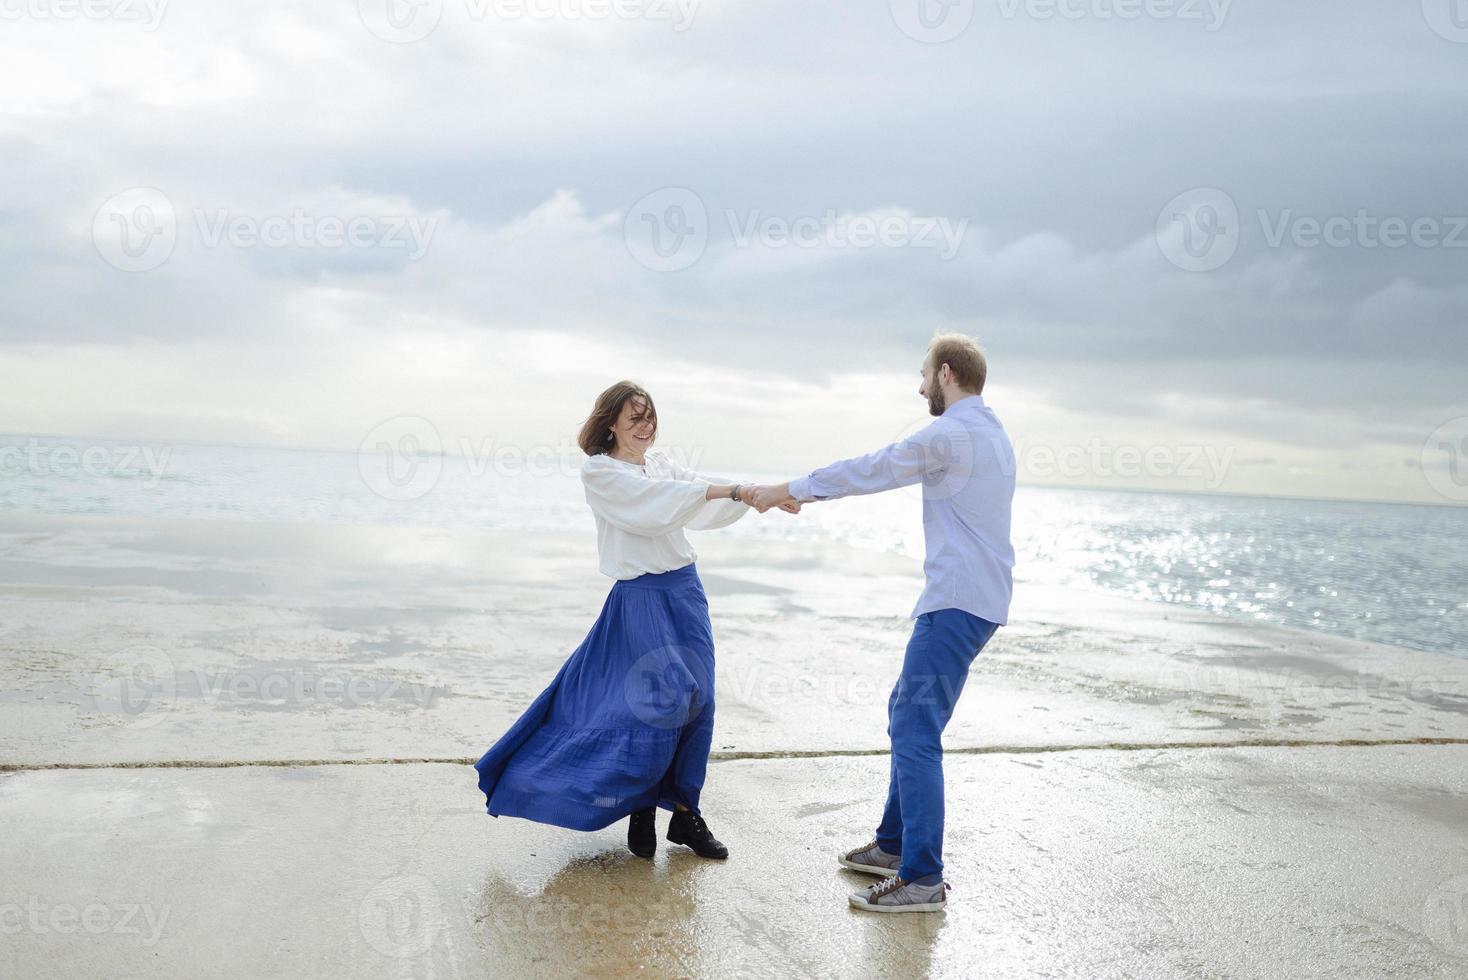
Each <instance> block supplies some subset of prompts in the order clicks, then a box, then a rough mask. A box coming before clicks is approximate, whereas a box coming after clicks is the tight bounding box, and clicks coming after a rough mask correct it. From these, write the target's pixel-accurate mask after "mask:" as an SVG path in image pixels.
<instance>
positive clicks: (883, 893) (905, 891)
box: [849, 877, 948, 912]
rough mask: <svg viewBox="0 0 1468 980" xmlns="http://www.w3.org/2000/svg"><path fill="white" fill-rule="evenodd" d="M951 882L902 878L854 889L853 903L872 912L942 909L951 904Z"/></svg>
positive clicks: (931, 910) (933, 910) (856, 906)
mask: <svg viewBox="0 0 1468 980" xmlns="http://www.w3.org/2000/svg"><path fill="white" fill-rule="evenodd" d="M947 893H948V882H946V881H940V882H938V883H937V884H936V885H919V884H916V883H914V882H911V881H903V880H902V879H901V878H897V877H892V878H888V879H887V880H886V881H883V882H879V883H878V884H875V885H872V886H871V887H870V888H863V889H862V890H861V891H859V892H852V893H851V898H850V899H849V901H850V902H851V904H852V906H853V907H855V908H859V909H866V910H867V911H868V912H941V911H943V909H944V908H945V907H947V905H948V894H947Z"/></svg>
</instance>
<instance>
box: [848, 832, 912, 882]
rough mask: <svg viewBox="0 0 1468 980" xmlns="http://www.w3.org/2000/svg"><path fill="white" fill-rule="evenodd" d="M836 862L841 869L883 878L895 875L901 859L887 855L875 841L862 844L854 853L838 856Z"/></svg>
mask: <svg viewBox="0 0 1468 980" xmlns="http://www.w3.org/2000/svg"><path fill="white" fill-rule="evenodd" d="M836 860H837V861H840V862H841V867H843V868H850V869H851V870H852V871H862V872H865V873H866V874H869V875H881V876H882V877H884V878H887V877H891V876H892V875H895V874H896V873H897V869H898V868H900V867H901V866H902V858H900V857H898V856H897V855H896V854H888V853H887V852H886V851H884V850H882V849H881V848H880V847H878V846H877V842H876V841H872V842H871V843H870V844H863V845H862V846H861V847H858V848H857V849H856V850H854V851H847V852H845V853H844V854H838V855H836Z"/></svg>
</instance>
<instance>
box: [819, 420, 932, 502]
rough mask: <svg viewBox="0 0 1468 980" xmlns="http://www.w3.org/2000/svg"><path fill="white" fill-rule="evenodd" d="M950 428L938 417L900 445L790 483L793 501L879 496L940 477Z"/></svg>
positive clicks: (835, 465)
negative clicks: (882, 493)
mask: <svg viewBox="0 0 1468 980" xmlns="http://www.w3.org/2000/svg"><path fill="white" fill-rule="evenodd" d="M950 428H951V427H950V426H949V425H947V424H946V423H945V421H944V420H943V419H941V418H939V419H935V420H934V421H933V422H932V423H931V424H929V425H928V426H926V427H925V428H923V429H921V430H919V431H918V432H916V433H914V434H913V435H911V436H909V437H908V438H906V439H903V440H901V441H900V442H894V443H892V445H890V446H884V447H883V448H881V449H878V450H877V451H876V452H874V453H867V454H866V455H865V456H854V457H852V458H851V459H843V460H840V461H838V462H835V463H832V464H830V465H829V466H822V467H821V468H820V469H818V470H813V471H811V473H810V474H809V475H807V476H802V477H797V478H796V479H794V480H791V481H790V495H791V496H792V497H794V498H795V499H796V500H799V501H802V502H807V501H811V500H837V499H839V498H841V497H853V496H859V495H862V494H868V493H881V492H882V491H884V490H895V489H897V488H898V487H907V486H911V485H912V484H914V483H918V482H919V481H921V480H925V479H935V478H937V477H940V476H942V474H943V472H944V470H945V469H946V468H947V465H948V457H949V456H950V455H952V453H951V449H952V445H951V443H952V441H953V440H952V433H951V432H950V431H949V430H950Z"/></svg>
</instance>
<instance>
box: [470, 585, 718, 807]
mask: <svg viewBox="0 0 1468 980" xmlns="http://www.w3.org/2000/svg"><path fill="white" fill-rule="evenodd" d="M713 728H714V637H713V629H712V627H711V626H710V624H709V608H708V599H707V598H706V597H705V596H704V593H703V583H702V582H701V581H699V578H698V570H697V569H696V568H695V567H694V566H693V565H685V566H684V567H682V568H678V569H674V570H673V571H671V572H663V573H661V574H657V575H642V576H639V577H638V578H635V579H628V580H625V581H622V580H619V581H618V582H617V583H616V584H615V585H613V586H612V591H611V593H610V594H609V595H608V596H607V600H606V603H605V604H604V605H603V606H602V610H601V615H600V616H599V617H597V620H596V623H595V624H594V625H593V626H592V627H591V632H590V633H588V634H587V636H586V639H585V640H583V641H582V642H581V645H580V646H579V647H577V648H576V652H575V653H573V654H571V658H570V659H569V660H567V661H566V662H565V664H564V665H562V667H561V670H560V672H559V673H558V674H556V677H555V680H553V681H551V683H550V686H549V687H547V688H546V689H545V690H544V691H543V692H541V694H540V696H539V697H537V698H536V699H535V701H534V703H532V704H531V705H530V708H529V709H528V710H527V711H526V712H525V714H523V715H521V716H520V720H519V721H517V722H515V724H514V725H512V726H511V727H510V730H509V731H508V732H506V733H505V734H504V736H503V737H502V738H501V739H500V740H499V741H498V742H496V743H495V744H494V746H493V747H492V748H491V749H490V750H489V751H488V752H486V753H485V754H484V757H483V758H481V759H480V760H479V761H478V762H477V763H475V766H474V768H476V769H478V770H479V788H480V789H481V790H483V791H484V796H485V799H486V801H487V809H488V810H489V813H490V815H491V816H496V817H499V816H506V817H524V818H525V819H527V820H535V821H538V822H540V823H548V824H555V825H556V826H558V827H569V828H571V829H572V830H600V829H601V828H603V827H606V826H608V825H610V824H612V823H615V822H616V821H618V820H620V819H621V818H622V817H625V816H627V815H628V814H629V813H631V812H633V811H634V810H641V809H644V808H646V807H649V806H653V805H658V806H661V807H663V808H664V809H667V810H671V809H673V808H674V804H677V803H681V804H683V805H684V806H686V807H688V809H690V810H693V811H694V812H698V798H699V793H700V792H701V791H702V789H703V780H704V772H705V769H706V768H707V766H708V755H709V747H710V745H711V744H712V741H713Z"/></svg>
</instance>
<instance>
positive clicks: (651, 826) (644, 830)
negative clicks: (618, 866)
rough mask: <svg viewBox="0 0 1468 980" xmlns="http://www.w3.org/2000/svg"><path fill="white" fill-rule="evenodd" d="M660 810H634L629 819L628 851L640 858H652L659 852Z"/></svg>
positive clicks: (649, 808)
mask: <svg viewBox="0 0 1468 980" xmlns="http://www.w3.org/2000/svg"><path fill="white" fill-rule="evenodd" d="M657 812H658V808H657V807H655V806H650V807H648V808H647V809H646V810H634V811H632V816H630V817H628V818H627V850H629V851H631V852H632V853H633V854H636V855H637V856H638V857H640V858H650V857H652V856H653V855H654V854H656V853H657V852H658V823H657V818H656V817H657Z"/></svg>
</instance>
